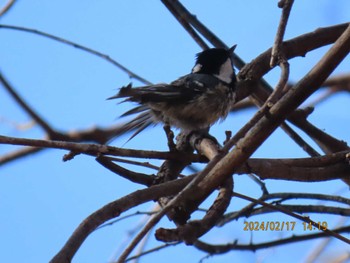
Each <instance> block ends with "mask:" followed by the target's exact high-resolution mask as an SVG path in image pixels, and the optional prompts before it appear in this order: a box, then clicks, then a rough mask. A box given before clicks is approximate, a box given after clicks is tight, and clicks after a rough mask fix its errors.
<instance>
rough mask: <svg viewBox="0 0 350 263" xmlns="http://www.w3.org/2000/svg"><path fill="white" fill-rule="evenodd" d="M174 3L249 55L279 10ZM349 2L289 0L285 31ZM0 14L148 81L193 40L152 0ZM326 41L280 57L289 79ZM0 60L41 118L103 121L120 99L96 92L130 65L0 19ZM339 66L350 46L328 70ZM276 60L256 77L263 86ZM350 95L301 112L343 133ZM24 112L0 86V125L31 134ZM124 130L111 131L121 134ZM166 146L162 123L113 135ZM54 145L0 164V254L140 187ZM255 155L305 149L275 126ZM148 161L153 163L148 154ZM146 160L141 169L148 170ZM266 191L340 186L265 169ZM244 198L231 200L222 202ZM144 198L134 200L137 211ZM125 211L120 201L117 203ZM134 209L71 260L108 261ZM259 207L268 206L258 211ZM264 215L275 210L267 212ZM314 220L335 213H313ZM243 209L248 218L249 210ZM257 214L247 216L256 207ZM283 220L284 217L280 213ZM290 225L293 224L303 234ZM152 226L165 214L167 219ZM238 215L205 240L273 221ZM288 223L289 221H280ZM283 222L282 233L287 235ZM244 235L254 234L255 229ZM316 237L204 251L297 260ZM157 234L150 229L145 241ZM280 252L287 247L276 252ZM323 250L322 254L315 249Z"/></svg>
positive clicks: (186, 54) (184, 54) (68, 125)
mask: <svg viewBox="0 0 350 263" xmlns="http://www.w3.org/2000/svg"><path fill="white" fill-rule="evenodd" d="M4 2H5V1H0V4H3V3H4ZM183 4H184V5H185V6H186V7H187V8H188V9H189V10H190V11H191V12H192V13H194V14H196V15H197V17H198V18H199V19H200V20H201V21H202V22H203V23H204V24H205V25H207V26H208V27H209V28H210V29H211V30H212V31H213V32H215V33H216V34H217V36H218V37H220V38H221V39H222V40H223V41H224V42H225V43H227V45H232V44H237V45H238V46H237V49H236V52H237V54H239V56H241V57H242V58H243V59H244V60H245V61H247V62H249V61H250V60H252V59H253V58H254V57H256V56H257V55H259V54H260V53H261V52H263V51H264V50H266V49H267V48H269V47H270V46H271V45H272V43H273V41H274V36H275V31H276V28H277V25H278V21H279V18H280V12H281V10H280V9H279V8H277V1H259V0H252V1H249V4H248V3H247V2H245V1H227V0H226V1H223V0H222V1H201V2H199V1H183ZM349 8H350V2H349V1H346V0H343V1H341V0H338V1H332V0H320V1H317V5H315V2H314V1H295V4H294V6H293V9H292V13H291V17H290V21H289V23H288V27H287V31H286V39H289V38H292V37H296V36H298V35H300V34H303V33H307V32H310V31H313V30H315V29H316V28H318V27H323V26H329V25H333V24H338V23H343V22H347V21H349V16H348V10H349ZM0 23H1V24H11V25H18V26H25V27H29V28H35V29H38V30H41V31H45V32H48V33H50V34H53V35H57V36H60V37H63V38H66V39H69V40H71V41H74V42H77V43H79V44H82V45H85V46H88V47H90V48H93V49H96V50H98V51H100V52H102V53H105V54H108V55H109V56H110V57H112V58H113V59H115V60H117V61H118V62H120V63H121V64H123V65H124V66H126V67H128V68H129V69H131V70H133V71H135V72H136V73H137V74H140V75H141V76H143V77H144V78H146V79H148V80H149V81H151V82H154V83H156V82H169V81H171V80H173V79H175V78H177V77H179V76H181V75H184V74H187V73H188V72H189V71H190V69H191V67H192V66H193V63H194V54H195V53H197V52H199V51H200V48H199V47H198V46H197V45H196V44H195V43H194V41H192V39H191V38H190V37H189V36H188V35H187V33H186V32H185V31H184V30H183V29H182V28H181V27H180V26H179V24H178V23H177V21H176V20H175V19H174V18H173V17H172V16H171V14H170V13H169V12H168V11H167V10H166V8H165V7H164V6H163V5H162V4H161V3H160V2H159V1H154V0H150V1H140V0H139V1H136V0H131V1H109V0H106V1H103V2H101V1H91V0H88V1H80V2H78V1H67V0H63V1H56V0H51V1H43V0H36V1H18V2H17V3H16V4H15V6H14V7H13V8H12V9H11V10H10V11H9V12H8V13H7V14H6V15H5V16H4V17H2V18H1V19H0ZM326 50H327V49H326V48H323V49H320V50H318V51H315V52H312V53H309V54H307V56H306V57H305V58H295V59H293V60H292V61H291V75H290V79H291V81H298V79H300V78H301V77H302V76H303V75H304V74H305V73H306V72H307V71H308V70H309V69H310V68H311V67H312V66H313V65H314V63H315V62H316V61H317V59H319V58H320V57H321V56H322V55H323V54H324V52H325V51H326ZM0 57H1V64H0V70H1V71H2V73H3V74H4V75H5V76H6V77H7V78H8V80H9V81H10V82H11V83H12V85H13V86H14V87H15V88H16V89H17V90H18V91H19V92H20V94H21V95H22V96H23V97H24V98H25V99H26V101H27V102H28V103H29V104H30V105H32V106H33V107H34V108H35V109H36V110H37V111H38V112H39V113H40V114H41V115H42V116H43V117H44V118H45V119H46V120H48V121H49V122H50V124H51V125H52V126H53V127H54V128H57V129H59V130H64V131H67V130H73V129H83V128H88V127H92V126H93V125H99V126H109V125H112V124H114V123H116V122H117V121H118V119H117V117H118V116H119V115H120V114H121V113H122V112H124V111H125V110H127V109H129V108H130V107H131V105H130V104H129V105H128V104H122V105H116V103H115V102H113V101H106V100H105V99H106V98H107V97H110V96H111V95H114V94H115V93H116V91H117V89H118V88H119V87H121V86H123V85H125V84H127V83H129V82H130V79H129V77H128V76H127V75H126V74H125V73H123V72H122V71H120V70H119V69H118V68H116V67H114V66H113V65H111V64H109V63H107V62H106V61H104V60H102V59H101V58H98V57H95V56H92V55H90V54H87V53H84V52H82V51H80V50H77V49H74V48H72V47H70V46H66V45H62V44H61V43H57V42H54V41H51V40H49V39H45V38H42V37H39V36H36V35H33V34H27V33H23V32H17V31H10V30H5V29H0ZM348 70H349V58H347V59H346V61H345V62H344V63H343V64H342V65H341V66H340V67H339V68H337V70H336V72H335V74H339V73H345V72H348ZM278 77H279V70H278V69H275V70H273V71H271V72H270V73H269V74H268V75H267V76H266V79H267V80H268V81H269V83H270V84H271V85H272V86H274V85H275V84H276V83H277V81H278ZM133 83H134V84H135V85H138V84H140V83H138V82H137V81H133ZM349 102H350V99H349V96H348V95H344V94H338V95H336V96H334V97H333V98H331V99H329V100H328V101H326V102H324V103H322V104H321V105H319V107H317V108H316V111H315V113H313V115H312V116H311V117H310V119H311V120H312V122H313V123H315V124H316V125H318V126H319V127H321V128H323V129H325V130H326V131H327V132H329V133H330V134H332V135H334V136H335V137H337V138H339V139H343V140H345V141H350V136H349V128H348V127H347V126H344V125H343V123H348V121H349V116H348V111H346V110H344V105H348V103H349ZM253 113H254V111H253V110H250V111H246V112H244V113H242V114H239V115H237V116H229V118H228V119H227V120H226V121H225V122H224V123H222V124H219V125H216V126H215V127H213V129H212V134H213V135H214V136H216V137H217V138H219V141H222V140H223V138H224V132H223V131H224V130H232V131H233V132H234V131H237V130H238V129H239V128H240V127H241V126H242V125H244V123H245V122H247V121H248V120H249V118H250V117H251V116H252V114H253ZM26 124H30V118H29V117H28V116H27V114H25V113H24V112H23V111H22V110H20V109H19V108H18V107H17V105H16V104H15V103H14V102H13V100H12V98H10V97H9V96H8V94H7V93H6V92H5V91H4V90H3V89H1V88H0V134H3V135H7V136H14V137H26V138H42V137H43V134H42V131H41V130H40V128H39V127H36V126H34V127H31V128H27V129H25V128H24V129H18V128H16V127H18V125H21V126H22V127H23V126H24V127H25V126H26ZM126 140H127V137H125V136H124V137H122V138H119V139H117V140H114V141H113V142H112V144H113V145H115V146H119V147H120V146H122V145H123V144H124V143H125V141H126ZM140 146H141V147H142V148H144V149H156V150H165V149H166V139H165V136H164V133H163V131H162V129H161V127H157V128H154V129H149V130H147V131H146V132H144V133H143V134H141V135H139V136H137V138H135V139H134V140H132V141H130V142H128V143H127V144H126V145H125V146H124V147H128V148H139V147H140ZM13 149H15V147H10V146H4V145H1V146H0V154H2V153H5V152H7V151H9V150H13ZM65 153H66V152H65V151H60V150H47V151H44V152H41V153H39V154H36V155H33V156H31V157H29V158H25V159H23V160H21V161H17V162H13V163H11V164H8V165H5V166H3V167H0V210H1V211H2V212H1V213H0V245H1V248H2V249H1V253H0V262H8V263H11V262H14V263H16V262H47V261H48V260H49V259H50V258H51V257H52V256H53V255H54V254H55V253H56V252H57V251H58V250H59V249H60V248H61V247H62V246H63V244H64V242H65V241H66V240H67V238H68V237H69V235H70V234H71V233H72V232H73V230H74V229H75V228H76V226H77V225H78V224H79V223H80V222H81V221H82V220H83V219H84V218H85V217H87V216H88V215H89V214H91V213H92V212H94V211H95V210H97V209H98V208H100V207H101V206H103V205H104V204H106V203H108V202H111V201H113V200H115V199H117V198H119V197H121V196H123V195H125V194H127V193H129V192H131V191H134V190H136V189H140V188H141V187H140V186H136V185H133V184H131V183H129V182H127V181H125V180H124V179H122V178H119V177H118V176H116V175H114V174H112V173H111V172H109V171H107V170H106V169H104V168H103V167H101V166H100V165H99V164H98V163H96V162H95V161H94V160H93V159H92V158H91V157H87V156H82V155H80V156H77V157H76V158H75V159H74V160H72V161H69V162H62V156H63V155H64V154H65ZM254 155H255V156H256V157H281V156H282V157H304V156H305V154H304V153H303V152H302V151H301V150H300V149H299V148H298V147H297V146H295V145H294V144H293V142H291V141H290V139H289V138H288V137H287V136H286V135H284V133H283V132H281V131H276V133H274V134H273V136H272V137H271V138H270V139H269V140H267V142H266V143H265V144H264V145H262V146H261V147H260V148H259V150H258V151H257V152H256V153H255V154H254ZM156 164H159V163H156ZM148 172H149V171H148ZM267 186H268V188H269V189H270V190H271V192H273V191H294V192H298V191H310V192H321V193H328V194H334V193H337V191H343V193H344V194H343V195H344V196H348V193H347V189H346V187H345V185H344V184H342V183H341V182H339V181H334V182H327V183H319V184H301V183H293V182H283V181H267ZM235 190H236V191H239V192H242V193H245V194H248V195H251V196H253V197H254V196H255V197H258V195H259V193H260V192H259V187H258V186H257V185H255V184H254V183H253V182H252V181H251V180H249V179H247V178H246V177H245V176H237V177H236V178H235ZM242 204H244V202H242V201H239V200H234V201H233V202H232V204H231V209H232V210H234V209H237V208H238V207H240V206H241V205H242ZM151 208H152V204H151V203H149V204H146V205H144V206H142V207H139V208H137V209H135V210H133V211H146V210H149V209H151ZM127 214H128V213H127ZM140 218H141V217H134V218H132V219H130V221H127V220H124V221H121V222H120V223H118V224H115V225H114V226H112V227H108V228H104V229H101V230H99V231H96V232H95V233H93V234H92V235H91V236H90V237H89V238H88V239H87V240H86V242H85V243H84V244H83V246H82V247H81V249H80V250H79V252H78V253H77V255H76V256H75V257H74V260H73V262H108V261H109V260H111V259H112V257H113V255H114V254H115V253H118V251H120V248H121V247H120V246H121V245H120V244H121V243H123V242H122V241H123V240H127V239H128V235H127V231H129V230H130V229H132V227H133V225H135V224H137V222H139V220H140ZM267 218H268V217H267ZM269 218H270V219H271V220H282V219H281V218H282V217H280V215H278V216H277V214H273V215H270V217H269ZM314 218H315V220H316V221H324V220H327V221H328V222H329V225H334V224H335V223H336V222H337V218H336V217H330V218H328V217H327V218H326V219H325V218H324V217H322V216H315V217H314ZM252 220H254V218H252ZM255 220H256V219H255ZM285 220H293V221H294V219H292V218H287V217H285ZM298 224H299V229H298V230H296V232H294V233H293V234H302V233H303V232H302V231H301V222H299V223H298ZM160 225H162V226H171V224H169V223H168V222H166V220H163V221H161V223H160ZM242 228H243V220H242V221H238V222H234V223H233V224H232V225H230V226H228V227H227V228H225V229H218V231H217V232H215V233H211V234H209V235H208V236H206V237H205V239H206V240H209V241H211V242H215V241H217V242H220V241H221V242H229V241H232V240H234V239H235V238H239V239H240V240H241V241H242V242H249V240H250V238H251V235H253V237H254V238H256V240H265V239H269V240H270V239H272V240H273V239H276V238H279V236H278V234H276V232H270V233H269V234H268V236H266V235H260V234H259V233H249V234H247V233H246V232H243V231H242ZM287 234H288V233H287ZM287 234H286V235H287ZM254 240H255V239H254ZM318 242H319V241H312V242H305V243H300V244H297V245H293V246H283V247H279V248H278V249H276V250H272V249H271V250H261V251H258V252H256V253H253V252H231V253H228V254H225V255H221V256H216V257H213V258H208V259H206V260H205V261H204V262H228V260H232V259H233V258H234V259H236V261H237V262H243V261H244V262H280V261H281V260H282V259H283V261H284V262H301V261H302V260H303V259H304V258H305V257H306V256H307V255H308V253H309V252H310V249H311V248H312V247H314V246H316V245H317V243H318ZM156 245H159V243H158V242H157V241H155V240H154V238H153V237H151V240H150V241H149V243H148V245H147V247H148V248H151V247H154V246H156ZM332 245H333V246H332V247H331V248H330V249H328V250H329V251H328V250H327V251H325V252H324V253H329V255H332V254H337V253H340V252H341V251H344V250H345V246H344V245H342V244H341V243H340V242H338V241H333V242H332ZM286 255H292V257H287V258H286ZM204 256H205V254H204V253H202V252H199V251H196V250H194V249H193V248H191V247H186V246H184V245H179V246H177V247H174V248H169V249H166V250H163V251H160V252H158V253H156V254H152V255H148V256H145V257H144V258H143V259H142V262H154V261H155V260H156V261H158V262H162V261H164V260H167V262H179V261H182V262H198V261H199V260H200V259H201V258H202V257H204ZM326 256H327V254H326Z"/></svg>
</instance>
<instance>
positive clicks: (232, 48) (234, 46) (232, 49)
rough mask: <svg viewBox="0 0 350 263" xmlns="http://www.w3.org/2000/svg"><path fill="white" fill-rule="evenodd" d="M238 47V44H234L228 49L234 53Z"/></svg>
mask: <svg viewBox="0 0 350 263" xmlns="http://www.w3.org/2000/svg"><path fill="white" fill-rule="evenodd" d="M236 47H237V45H233V46H232V47H230V48H229V49H228V51H230V53H231V54H233V51H235V49H236Z"/></svg>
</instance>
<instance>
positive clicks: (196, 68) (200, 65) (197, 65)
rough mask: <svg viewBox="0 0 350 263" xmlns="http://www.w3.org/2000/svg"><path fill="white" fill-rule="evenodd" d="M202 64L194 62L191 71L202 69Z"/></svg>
mask: <svg viewBox="0 0 350 263" xmlns="http://www.w3.org/2000/svg"><path fill="white" fill-rule="evenodd" d="M202 67H203V66H202V64H199V63H198V64H196V65H195V66H194V67H193V69H192V73H197V72H198V71H200V70H201V69H202Z"/></svg>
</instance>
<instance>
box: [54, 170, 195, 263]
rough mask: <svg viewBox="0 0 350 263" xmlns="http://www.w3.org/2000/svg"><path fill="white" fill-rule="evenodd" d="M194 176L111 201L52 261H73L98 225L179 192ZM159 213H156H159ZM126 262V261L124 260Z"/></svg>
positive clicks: (91, 217)
mask: <svg viewBox="0 0 350 263" xmlns="http://www.w3.org/2000/svg"><path fill="white" fill-rule="evenodd" d="M192 179H193V176H188V177H185V178H182V179H179V180H176V181H173V182H167V183H164V184H161V185H154V186H151V187H149V188H147V189H143V190H138V191H136V192H133V193H131V194H128V195H126V196H124V197H122V198H120V199H118V200H116V201H114V202H111V203H109V204H107V205H105V206H104V207H102V208H101V209H99V210H97V211H96V212H94V213H93V214H91V215H90V216H88V217H87V218H86V219H85V220H84V221H83V222H82V223H81V224H80V225H79V226H78V228H77V229H76V230H75V231H74V233H73V234H72V236H71V237H70V238H69V240H68V241H67V242H66V244H65V245H64V247H63V248H62V249H61V250H60V252H59V253H58V254H57V255H56V256H55V257H54V258H53V259H52V260H51V261H50V262H51V263H54V262H55V263H56V262H57V263H65V262H67V263H68V262H71V260H72V258H73V256H74V254H75V253H76V251H77V250H78V249H79V247H80V246H81V244H82V243H83V242H84V240H85V239H86V238H87V237H88V236H89V234H90V233H91V232H93V231H94V230H95V229H96V228H97V227H98V226H100V225H102V224H103V223H105V222H106V221H108V220H110V219H112V218H115V217H117V216H119V215H120V214H121V213H122V212H124V211H126V210H128V209H130V208H132V207H134V206H137V205H139V204H143V203H145V202H148V201H152V200H156V199H158V198H160V197H162V196H167V195H172V194H176V193H178V192H179V191H180V190H181V189H182V188H183V187H185V186H186V184H188V182H189V181H190V180H192ZM158 214H159V213H157V214H156V215H158ZM122 262H124V261H122Z"/></svg>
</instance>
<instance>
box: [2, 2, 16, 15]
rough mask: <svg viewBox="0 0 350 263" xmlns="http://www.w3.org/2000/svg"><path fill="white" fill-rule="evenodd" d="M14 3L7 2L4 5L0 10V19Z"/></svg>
mask: <svg viewBox="0 0 350 263" xmlns="http://www.w3.org/2000/svg"><path fill="white" fill-rule="evenodd" d="M15 2H16V1H15V0H8V2H7V3H6V5H5V6H4V7H3V8H2V9H1V10H0V17H1V16H3V15H4V14H5V13H7V12H8V11H9V10H10V8H11V7H12V6H13V4H14V3H15Z"/></svg>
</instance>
